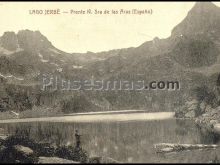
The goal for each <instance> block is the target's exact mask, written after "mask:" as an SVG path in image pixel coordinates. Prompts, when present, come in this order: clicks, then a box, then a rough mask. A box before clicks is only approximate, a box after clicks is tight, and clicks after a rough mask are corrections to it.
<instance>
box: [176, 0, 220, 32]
mask: <svg viewBox="0 0 220 165" xmlns="http://www.w3.org/2000/svg"><path fill="white" fill-rule="evenodd" d="M219 16H220V9H219V7H217V6H216V5H215V4H213V3H212V2H196V4H195V5H194V7H193V8H192V9H191V10H190V11H189V12H188V15H187V16H186V18H185V19H184V20H183V21H182V22H181V23H180V24H178V25H177V26H176V27H175V28H174V29H173V31H172V36H180V35H189V36H191V35H196V34H202V33H215V34H217V33H218V34H219V33H220V30H219V28H220V20H219Z"/></svg>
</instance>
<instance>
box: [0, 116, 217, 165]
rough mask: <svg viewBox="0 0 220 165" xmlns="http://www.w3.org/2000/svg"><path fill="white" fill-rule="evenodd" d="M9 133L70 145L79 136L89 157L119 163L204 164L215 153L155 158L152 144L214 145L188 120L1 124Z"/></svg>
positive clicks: (211, 151)
mask: <svg viewBox="0 0 220 165" xmlns="http://www.w3.org/2000/svg"><path fill="white" fill-rule="evenodd" d="M1 127H4V128H5V129H6V130H7V131H8V132H9V133H15V132H19V131H20V132H22V133H25V134H28V135H30V137H31V138H34V139H35V140H37V141H40V142H50V143H53V144H56V145H71V144H74V139H75V138H74V132H75V130H76V129H77V130H79V132H80V134H82V145H83V148H85V149H86V150H87V151H88V152H89V154H90V155H93V156H95V155H99V156H108V157H111V158H113V159H116V160H118V161H121V162H128V163H134V162H137V163H145V162H146V163H150V162H156V163H160V162H164V163H167V162H170V163H178V162H181V163H188V162H208V161H209V160H211V159H214V157H215V156H216V155H218V154H219V153H220V152H219V150H218V149H217V150H204V151H188V152H180V153H174V154H167V155H161V154H155V150H154V146H153V144H155V143H161V142H166V143H189V144H193V143H206V144H207V143H216V142H217V141H218V140H216V137H215V136H212V134H210V133H209V132H205V131H204V130H203V131H202V130H201V129H200V128H198V127H197V126H196V125H195V123H194V122H193V121H190V120H175V119H169V120H158V121H126V122H95V123H50V122H44V123H40V122H34V123H16V124H13V123H11V124H1Z"/></svg>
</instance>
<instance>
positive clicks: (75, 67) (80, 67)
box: [73, 65, 83, 69]
mask: <svg viewBox="0 0 220 165" xmlns="http://www.w3.org/2000/svg"><path fill="white" fill-rule="evenodd" d="M82 68H83V66H77V65H73V69H82Z"/></svg>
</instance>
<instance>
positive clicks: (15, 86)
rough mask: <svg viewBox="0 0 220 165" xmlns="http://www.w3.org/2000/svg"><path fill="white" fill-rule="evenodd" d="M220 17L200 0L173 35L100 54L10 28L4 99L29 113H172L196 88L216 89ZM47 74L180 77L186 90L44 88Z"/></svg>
mask: <svg viewBox="0 0 220 165" xmlns="http://www.w3.org/2000/svg"><path fill="white" fill-rule="evenodd" d="M219 16H220V9H219V7H217V6H215V5H214V4H213V3H211V2H197V3H196V4H195V6H194V7H193V8H192V9H191V10H190V11H189V12H188V14H187V16H186V18H185V19H184V20H183V21H182V22H181V23H179V24H178V25H177V26H176V27H174V29H173V30H172V33H171V36H170V37H168V38H166V39H159V38H157V37H155V38H154V39H153V40H152V41H147V42H145V43H143V44H142V45H140V46H138V47H135V48H133V47H132V48H126V49H118V50H111V51H106V52H100V53H93V52H87V53H72V54H70V53H66V52H63V51H61V50H59V49H57V48H55V47H54V46H53V44H52V43H51V42H50V41H49V40H48V39H47V38H46V37H45V36H43V35H42V34H41V33H40V32H39V31H30V30H22V31H19V32H18V33H17V34H16V33H14V32H5V33H4V34H3V36H2V37H1V38H0V59H1V61H0V77H2V79H3V82H2V83H4V85H3V86H4V87H5V90H4V89H2V91H3V90H4V93H5V94H4V97H9V98H10V100H11V105H10V106H9V108H8V109H10V108H11V109H14V110H16V111H24V110H31V109H32V107H33V106H37V107H58V108H56V109H58V110H60V111H62V112H63V113H71V112H81V111H96V110H109V109H148V110H151V111H161V110H163V111H173V110H174V108H176V105H177V106H179V105H181V104H183V103H184V102H185V101H186V100H187V99H188V98H189V97H191V94H192V91H193V89H194V88H196V87H197V86H201V85H206V86H208V87H210V88H212V87H213V84H214V83H215V80H216V78H217V77H218V74H219V70H220V55H219V54H220V52H219V51H220V30H219V29H220V20H219ZM42 74H52V75H56V76H57V75H58V76H61V77H63V78H66V79H74V80H90V79H91V78H93V79H96V80H104V81H108V80H110V81H114V80H127V81H138V80H144V81H145V82H150V81H160V80H163V81H179V82H180V83H181V89H180V91H160V90H158V91H153V90H143V91H114V90H112V91H61V90H55V91H41V90H40V86H41V84H40V83H41V82H39V79H40V78H41V76H42ZM21 91H23V92H21ZM177 96H178V97H177ZM2 97H3V96H2ZM18 98H19V100H18ZM24 100H25V101H24ZM18 102H20V103H22V105H18V104H17V103H18Z"/></svg>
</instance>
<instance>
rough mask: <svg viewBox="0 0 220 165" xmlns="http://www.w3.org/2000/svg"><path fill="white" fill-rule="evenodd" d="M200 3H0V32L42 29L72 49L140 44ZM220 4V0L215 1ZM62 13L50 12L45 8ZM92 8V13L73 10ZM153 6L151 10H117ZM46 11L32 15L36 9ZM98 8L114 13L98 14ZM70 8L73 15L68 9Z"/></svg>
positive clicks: (168, 29) (168, 28) (161, 35)
mask: <svg viewBox="0 0 220 165" xmlns="http://www.w3.org/2000/svg"><path fill="white" fill-rule="evenodd" d="M194 4H195V2H0V20H1V23H0V35H2V34H3V33H4V32H5V31H14V32H16V33H17V32H18V31H19V30H24V29H29V30H33V31H35V30H39V31H40V32H41V33H42V34H43V35H44V36H46V37H47V38H48V40H49V41H51V42H52V44H53V45H54V46H55V47H56V48H58V49H61V50H63V51H66V52H69V53H73V52H74V53H79V52H80V53H84V52H87V51H91V52H100V51H107V50H111V49H120V48H127V47H137V46H139V45H141V44H142V43H144V42H146V41H149V40H152V39H153V38H154V37H159V38H167V37H169V36H170V34H171V30H172V29H173V28H174V27H175V26H176V25H177V24H178V23H180V22H181V21H182V20H183V19H184V18H185V17H186V15H187V13H188V11H189V10H190V9H191V8H192V7H193V5H194ZM215 4H216V5H218V6H220V2H215ZM57 9H59V10H60V14H49V15H45V10H57ZM88 9H91V11H92V12H93V13H92V14H71V13H70V11H71V10H72V11H79V10H85V11H87V10H88ZM121 9H123V10H124V11H125V10H126V11H132V10H133V9H137V10H148V11H152V14H149V13H148V14H141V15H138V14H123V13H122V14H120V13H118V14H113V13H112V10H114V11H120V10H121ZM36 10H37V11H38V12H41V10H42V11H43V14H33V13H34V12H33V11H36ZM95 10H99V11H102V12H104V10H108V11H109V14H104V13H102V14H95ZM63 12H68V13H63Z"/></svg>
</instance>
